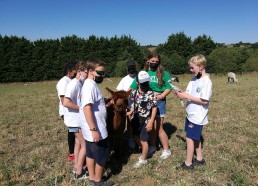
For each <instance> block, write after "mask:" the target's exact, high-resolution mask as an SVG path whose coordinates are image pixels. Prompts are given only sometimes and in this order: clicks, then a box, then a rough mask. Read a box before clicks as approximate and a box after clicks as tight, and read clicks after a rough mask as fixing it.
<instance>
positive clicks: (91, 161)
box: [86, 157, 95, 181]
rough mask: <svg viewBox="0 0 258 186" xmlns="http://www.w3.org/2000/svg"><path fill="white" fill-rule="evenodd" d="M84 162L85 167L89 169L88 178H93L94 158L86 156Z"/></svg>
mask: <svg viewBox="0 0 258 186" xmlns="http://www.w3.org/2000/svg"><path fill="white" fill-rule="evenodd" d="M86 162H87V167H88V171H89V176H90V177H89V179H90V180H93V181H94V180H95V160H94V159H92V158H88V157H86Z"/></svg>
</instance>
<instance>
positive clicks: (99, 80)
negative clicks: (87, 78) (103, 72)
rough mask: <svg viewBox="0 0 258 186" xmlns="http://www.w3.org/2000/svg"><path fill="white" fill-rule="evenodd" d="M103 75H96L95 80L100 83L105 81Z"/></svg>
mask: <svg viewBox="0 0 258 186" xmlns="http://www.w3.org/2000/svg"><path fill="white" fill-rule="evenodd" d="M103 79H104V78H103V77H101V76H95V77H94V81H95V82H96V83H98V84H100V83H102V82H103Z"/></svg>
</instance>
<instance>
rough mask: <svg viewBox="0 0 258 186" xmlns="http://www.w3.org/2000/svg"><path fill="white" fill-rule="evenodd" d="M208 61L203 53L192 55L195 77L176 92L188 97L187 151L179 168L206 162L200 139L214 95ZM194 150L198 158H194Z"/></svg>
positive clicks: (190, 65)
mask: <svg viewBox="0 0 258 186" xmlns="http://www.w3.org/2000/svg"><path fill="white" fill-rule="evenodd" d="M206 63H207V61H206V59H205V57H204V56H203V55H196V56H194V57H192V58H191V59H190V60H189V61H188V64H189V67H190V71H191V72H192V73H193V74H194V76H195V77H193V78H192V80H191V81H190V82H189V84H188V86H187V88H186V92H180V91H179V92H176V93H175V95H177V97H179V98H180V99H187V105H186V121H185V132H186V144H187V153H186V160H185V162H184V163H183V164H182V165H181V166H179V167H177V170H179V169H183V170H193V169H194V166H200V165H204V164H205V160H204V159H203V157H202V144H201V142H200V140H201V135H202V129H203V126H204V125H206V124H207V123H208V108H209V104H210V98H211V95H212V82H211V80H210V78H209V76H208V75H207V74H206V71H205V67H206ZM194 151H196V158H194V159H193V155H194Z"/></svg>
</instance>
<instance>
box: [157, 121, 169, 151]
mask: <svg viewBox="0 0 258 186" xmlns="http://www.w3.org/2000/svg"><path fill="white" fill-rule="evenodd" d="M156 121H157V129H156V130H157V131H158V135H159V140H160V142H161V144H162V146H163V149H164V150H169V141H168V136H167V134H166V132H165V131H164V129H163V121H164V117H158V118H156Z"/></svg>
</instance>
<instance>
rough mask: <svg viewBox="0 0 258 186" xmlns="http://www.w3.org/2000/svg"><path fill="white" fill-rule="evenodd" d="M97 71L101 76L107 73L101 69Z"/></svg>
mask: <svg viewBox="0 0 258 186" xmlns="http://www.w3.org/2000/svg"><path fill="white" fill-rule="evenodd" d="M95 71H96V73H97V74H98V75H99V76H102V77H104V76H105V75H106V73H105V71H101V70H95Z"/></svg>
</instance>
